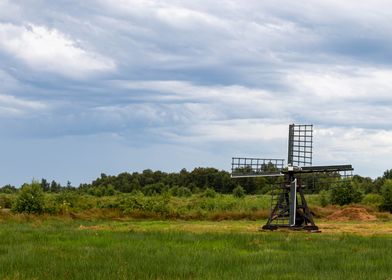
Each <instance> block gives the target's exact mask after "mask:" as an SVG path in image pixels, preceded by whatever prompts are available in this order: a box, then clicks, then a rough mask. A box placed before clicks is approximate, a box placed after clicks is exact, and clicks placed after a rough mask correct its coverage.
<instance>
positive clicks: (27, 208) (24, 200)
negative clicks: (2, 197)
mask: <svg viewBox="0 0 392 280" xmlns="http://www.w3.org/2000/svg"><path fill="white" fill-rule="evenodd" d="M44 205H45V202H44V192H43V190H42V187H41V185H40V184H39V183H38V182H34V181H33V182H32V183H31V184H25V185H24V186H23V187H22V189H21V190H20V192H19V194H18V196H17V198H16V201H15V203H14V205H13V207H12V210H13V211H15V212H18V213H33V214H41V213H42V212H43V210H44Z"/></svg>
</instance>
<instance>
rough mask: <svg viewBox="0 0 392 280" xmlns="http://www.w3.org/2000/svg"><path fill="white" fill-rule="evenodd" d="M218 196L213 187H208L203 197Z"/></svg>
mask: <svg viewBox="0 0 392 280" xmlns="http://www.w3.org/2000/svg"><path fill="white" fill-rule="evenodd" d="M215 196H216V192H215V190H214V189H212V188H206V190H205V191H204V193H203V197H211V198H214V197H215Z"/></svg>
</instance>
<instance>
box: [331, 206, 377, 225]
mask: <svg viewBox="0 0 392 280" xmlns="http://www.w3.org/2000/svg"><path fill="white" fill-rule="evenodd" d="M327 220H331V221H337V222H348V221H375V220H377V217H376V216H374V215H372V214H369V212H368V211H367V210H366V209H365V208H361V207H347V208H345V209H342V210H338V211H336V212H334V213H332V214H331V215H329V216H327Z"/></svg>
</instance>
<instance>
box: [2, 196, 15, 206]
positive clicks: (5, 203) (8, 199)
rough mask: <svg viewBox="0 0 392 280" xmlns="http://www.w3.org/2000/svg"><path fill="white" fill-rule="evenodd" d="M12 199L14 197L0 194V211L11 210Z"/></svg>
mask: <svg viewBox="0 0 392 280" xmlns="http://www.w3.org/2000/svg"><path fill="white" fill-rule="evenodd" d="M14 198H15V196H14V195H9V194H0V209H4V208H11V207H12V203H13V201H14Z"/></svg>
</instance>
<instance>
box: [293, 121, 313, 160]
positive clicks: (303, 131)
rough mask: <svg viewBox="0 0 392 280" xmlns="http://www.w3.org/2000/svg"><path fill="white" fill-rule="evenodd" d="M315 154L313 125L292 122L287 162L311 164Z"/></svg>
mask: <svg viewBox="0 0 392 280" xmlns="http://www.w3.org/2000/svg"><path fill="white" fill-rule="evenodd" d="M312 155H313V125H312V124H290V125H289V143H288V156H287V164H288V165H289V166H310V165H312Z"/></svg>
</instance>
